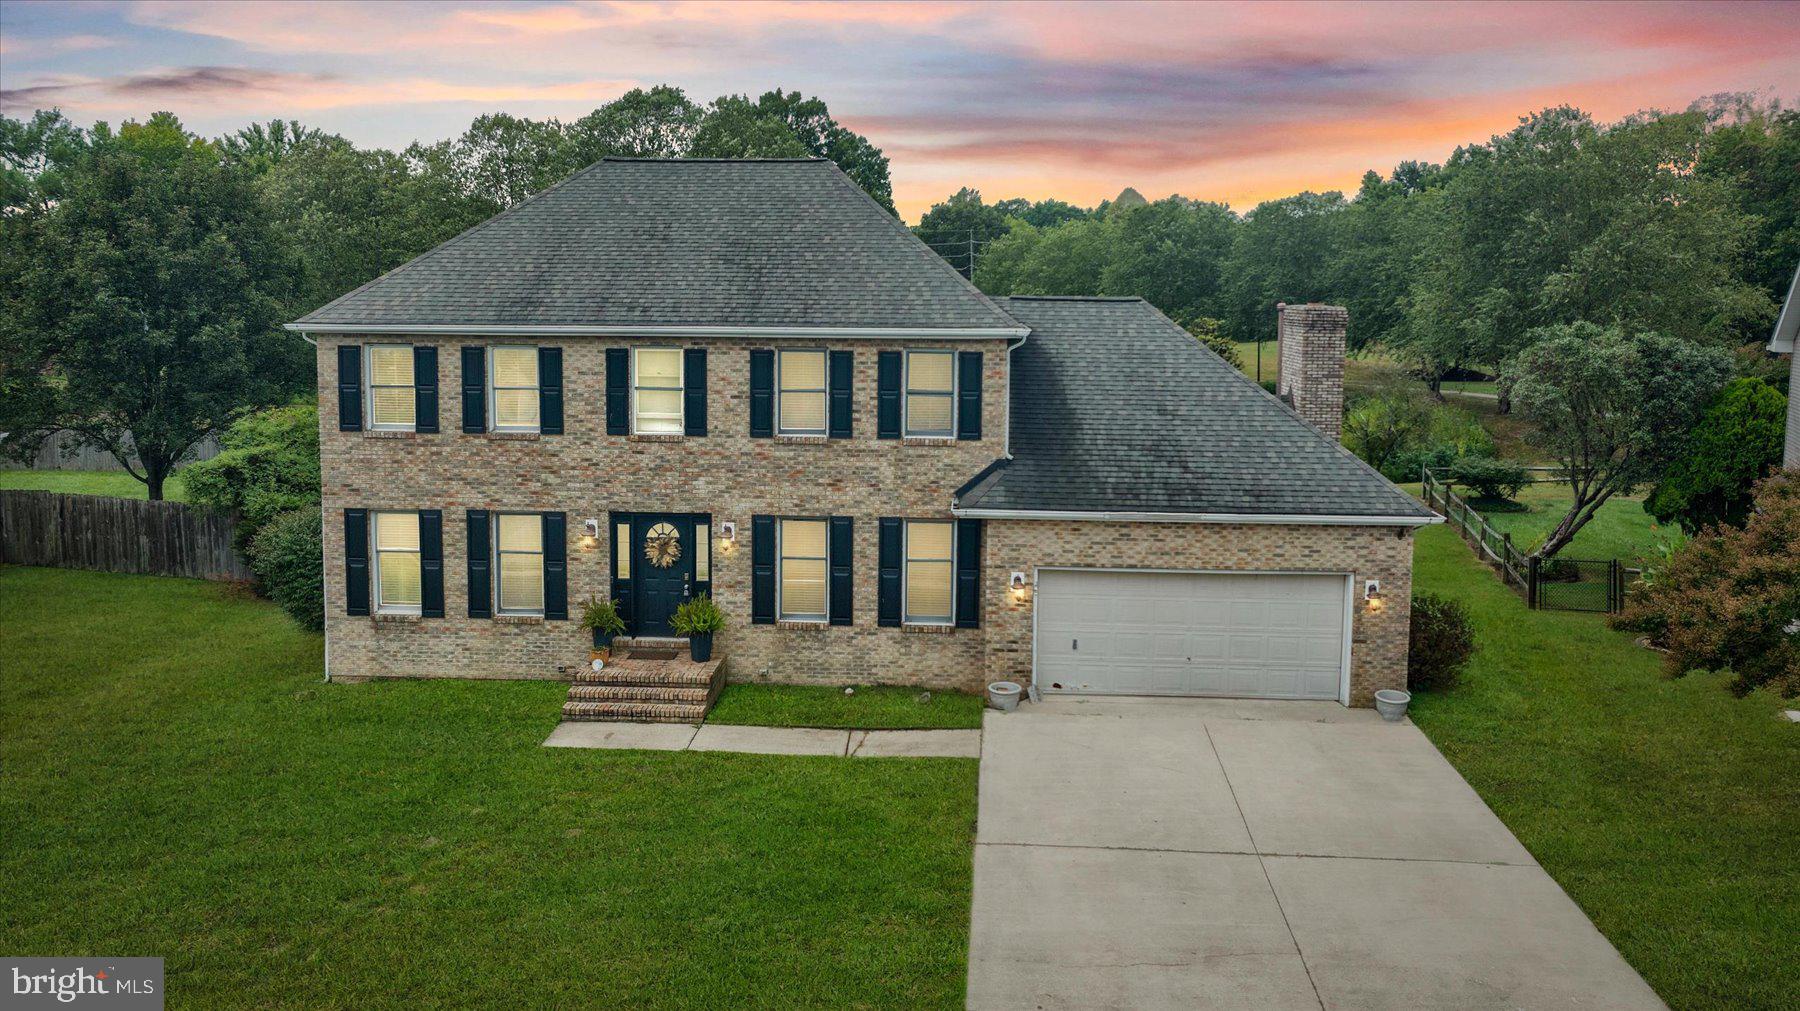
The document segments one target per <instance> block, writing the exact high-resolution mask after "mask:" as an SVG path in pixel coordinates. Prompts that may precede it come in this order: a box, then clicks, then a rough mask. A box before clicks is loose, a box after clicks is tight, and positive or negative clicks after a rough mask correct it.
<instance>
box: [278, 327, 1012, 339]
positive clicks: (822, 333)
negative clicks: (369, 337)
mask: <svg viewBox="0 0 1800 1011" xmlns="http://www.w3.org/2000/svg"><path fill="white" fill-rule="evenodd" d="M285 329H288V330H291V331H294V332H296V333H335V334H365V333H372V334H419V335H446V336H455V337H829V338H833V339H849V340H892V339H896V338H898V339H905V340H1007V339H1011V338H1015V337H1018V338H1022V337H1025V336H1026V335H1028V334H1030V333H1031V329H1030V328H1029V327H987V328H982V327H970V328H963V327H843V326H838V327H793V326H613V325H607V326H600V325H593V324H586V323H568V324H554V325H543V326H495V325H492V324H486V323H481V324H477V323H468V324H462V323H449V324H446V323H416V324H405V323H390V324H382V325H379V326H370V325H355V326H352V325H348V324H343V323H288V324H286V326H285Z"/></svg>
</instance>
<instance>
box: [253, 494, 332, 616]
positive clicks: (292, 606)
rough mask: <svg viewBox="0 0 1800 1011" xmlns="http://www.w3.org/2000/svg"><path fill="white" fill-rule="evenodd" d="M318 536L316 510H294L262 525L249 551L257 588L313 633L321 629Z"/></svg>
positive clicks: (321, 553)
mask: <svg viewBox="0 0 1800 1011" xmlns="http://www.w3.org/2000/svg"><path fill="white" fill-rule="evenodd" d="M322 534H323V530H322V528H321V527H320V514H319V507H318V506H309V507H307V508H304V509H295V510H293V511H292V512H285V513H282V514H281V515H279V516H277V517H275V518H274V519H272V520H270V521H269V522H268V523H266V524H264V525H263V528H262V530H261V531H259V532H258V533H257V535H256V537H255V539H254V540H252V541H251V542H250V550H249V556H250V571H252V572H254V573H256V582H257V588H258V589H259V590H261V591H262V593H263V594H265V595H266V596H268V598H269V599H270V600H273V601H274V602H275V603H276V604H277V605H279V606H280V608H281V609H282V610H284V611H286V612H287V613H288V614H290V615H292V616H293V618H294V620H295V621H297V622H299V623H300V624H301V625H303V626H305V627H306V628H310V629H312V630H313V631H315V632H318V631H322V630H323V629H324V628H325V584H324V579H325V577H324V572H323V571H322V562H323V560H324V557H325V546H324V540H323V537H322Z"/></svg>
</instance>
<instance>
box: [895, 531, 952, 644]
mask: <svg viewBox="0 0 1800 1011" xmlns="http://www.w3.org/2000/svg"><path fill="white" fill-rule="evenodd" d="M955 532H956V527H955V524H952V523H940V522H936V521H926V520H907V521H906V571H905V575H904V578H903V580H902V582H903V583H904V585H905V598H904V601H905V602H904V603H903V604H902V609H901V613H902V614H903V615H905V619H904V620H905V621H906V623H907V624H909V625H948V624H950V623H951V621H952V620H953V619H954V617H955V614H954V601H955V598H956V545H955V540H956V539H955Z"/></svg>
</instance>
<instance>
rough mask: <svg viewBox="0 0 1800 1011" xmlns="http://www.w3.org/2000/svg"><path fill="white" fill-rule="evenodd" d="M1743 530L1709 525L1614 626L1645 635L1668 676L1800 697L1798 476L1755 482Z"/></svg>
mask: <svg viewBox="0 0 1800 1011" xmlns="http://www.w3.org/2000/svg"><path fill="white" fill-rule="evenodd" d="M1754 498H1755V506H1754V508H1753V509H1752V510H1751V512H1750V516H1749V520H1748V522H1746V523H1745V525H1744V528H1743V529H1742V530H1739V529H1737V528H1736V527H1730V526H1715V527H1709V528H1707V529H1706V531H1705V532H1704V533H1701V534H1699V535H1698V536H1696V537H1694V538H1693V539H1691V540H1689V541H1688V542H1687V543H1686V544H1684V545H1681V546H1680V547H1677V548H1676V549H1675V551H1674V553H1673V554H1672V555H1671V556H1670V557H1669V560H1668V562H1667V563H1666V564H1664V565H1662V566H1661V567H1660V568H1659V569H1658V570H1657V572H1656V578H1655V579H1654V580H1653V581H1649V582H1640V583H1636V584H1634V585H1633V586H1632V587H1631V590H1630V591H1629V592H1628V593H1627V595H1626V598H1625V610H1624V612H1623V613H1622V614H1620V615H1619V616H1618V618H1616V619H1615V620H1614V622H1613V624H1614V625H1615V626H1616V627H1619V628H1626V629H1632V630H1635V631H1642V632H1648V633H1650V635H1651V637H1652V639H1653V640H1654V641H1655V642H1656V643H1657V645H1659V646H1662V647H1664V648H1666V649H1667V650H1668V651H1669V653H1668V657H1667V659H1666V661H1665V665H1666V669H1667V670H1668V672H1669V674H1670V675H1672V676H1674V677H1681V676H1682V675H1684V674H1686V673H1688V672H1689V671H1695V670H1712V671H1730V672H1731V673H1732V681H1731V690H1732V691H1733V692H1734V693H1736V694H1738V695H1746V694H1749V693H1750V692H1751V691H1754V690H1755V689H1757V688H1768V689H1770V690H1773V691H1776V692H1779V693H1780V694H1781V695H1783V696H1785V697H1788V698H1792V697H1794V696H1795V695H1800V470H1787V471H1781V472H1780V473H1777V474H1776V475H1775V476H1773V477H1770V478H1768V479H1766V480H1764V481H1763V482H1762V483H1760V484H1758V485H1757V486H1756V489H1755V493H1754Z"/></svg>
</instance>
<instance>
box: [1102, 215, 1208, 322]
mask: <svg viewBox="0 0 1800 1011" xmlns="http://www.w3.org/2000/svg"><path fill="white" fill-rule="evenodd" d="M1236 227H1237V217H1236V216H1235V215H1233V214H1232V213H1231V209H1230V208H1229V207H1226V206H1225V205H1224V204H1214V203H1203V202H1201V201H1198V200H1189V199H1187V198H1186V197H1168V198H1167V199H1164V200H1158V201H1157V202H1155V203H1153V204H1144V205H1141V206H1138V207H1134V208H1130V209H1126V210H1120V209H1119V207H1118V205H1116V204H1115V205H1114V210H1113V213H1112V214H1111V215H1110V216H1109V217H1108V219H1107V228H1106V238H1107V240H1108V242H1107V245H1108V254H1107V257H1106V264H1105V266H1104V267H1103V268H1102V269H1101V272H1100V286H1099V287H1100V293H1101V294H1104V295H1137V296H1139V297H1141V298H1143V299H1144V300H1145V301H1147V302H1149V303H1150V304H1151V305H1154V306H1156V307H1157V308H1158V309H1161V310H1162V311H1163V312H1165V313H1168V314H1169V315H1170V316H1172V317H1176V318H1187V317H1194V316H1205V317H1214V318H1216V317H1217V316H1218V314H1219V312H1220V311H1221V309H1222V308H1223V301H1224V299H1223V297H1222V296H1223V275H1224V265H1225V260H1226V258H1227V257H1229V256H1230V255H1231V241H1232V233H1233V232H1234V231H1235V230H1236Z"/></svg>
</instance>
